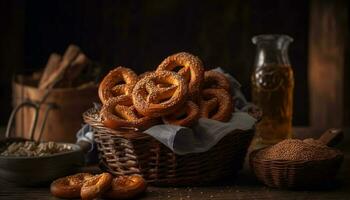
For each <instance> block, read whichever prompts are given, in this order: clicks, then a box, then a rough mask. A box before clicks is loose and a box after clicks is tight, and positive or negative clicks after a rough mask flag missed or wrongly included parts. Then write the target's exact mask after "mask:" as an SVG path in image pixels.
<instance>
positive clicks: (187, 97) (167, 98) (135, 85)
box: [98, 52, 234, 130]
mask: <svg viewBox="0 0 350 200" xmlns="http://www.w3.org/2000/svg"><path fill="white" fill-rule="evenodd" d="M98 93H99V97H100V100H101V102H102V104H103V106H102V109H101V111H100V116H101V121H102V123H103V124H104V125H105V126H106V127H109V128H112V129H121V128H132V129H136V130H145V129H147V128H149V127H151V126H153V125H155V124H159V123H165V124H174V125H179V126H187V127H189V126H192V125H193V124H194V123H196V122H197V121H198V119H199V118H201V117H204V118H209V119H213V120H217V121H222V122H227V121H229V120H230V119H231V116H232V113H233V111H234V106H233V99H232V94H231V88H230V82H229V80H228V79H227V77H226V76H225V75H224V74H223V73H220V72H217V71H213V70H209V71H205V70H204V67H203V64H202V61H201V60H200V59H199V58H198V57H196V56H194V55H192V54H190V53H186V52H180V53H177V54H174V55H171V56H169V57H167V58H166V59H165V60H163V61H162V62H161V64H160V65H159V66H158V67H157V69H156V70H155V71H152V72H145V73H143V74H141V75H139V76H138V75H137V74H136V73H135V72H133V71H132V70H131V69H129V68H125V67H117V68H115V69H113V70H112V71H110V72H109V73H108V74H107V75H106V76H105V77H104V79H103V80H102V82H101V83H100V85H99V91H98Z"/></svg>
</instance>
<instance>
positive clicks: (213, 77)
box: [203, 70, 231, 93]
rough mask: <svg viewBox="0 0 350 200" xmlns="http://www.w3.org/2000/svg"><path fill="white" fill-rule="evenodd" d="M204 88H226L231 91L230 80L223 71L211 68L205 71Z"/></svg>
mask: <svg viewBox="0 0 350 200" xmlns="http://www.w3.org/2000/svg"><path fill="white" fill-rule="evenodd" d="M203 88H205V89H208V88H213V89H224V90H226V91H227V92H229V93H231V85H230V81H229V80H228V79H227V77H226V76H225V75H224V74H223V73H221V72H217V71H214V70H209V71H206V72H205V73H204V86H203Z"/></svg>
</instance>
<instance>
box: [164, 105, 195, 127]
mask: <svg viewBox="0 0 350 200" xmlns="http://www.w3.org/2000/svg"><path fill="white" fill-rule="evenodd" d="M199 114H200V113H199V107H198V106H197V105H196V104H195V103H193V102H192V101H187V102H186V104H185V106H184V107H183V108H182V109H180V110H178V111H175V112H174V113H172V114H170V115H167V116H164V117H162V120H163V122H164V123H165V124H174V125H178V126H192V125H193V124H194V123H196V122H197V120H198V119H199Z"/></svg>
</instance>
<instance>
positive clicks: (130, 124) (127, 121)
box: [100, 96, 158, 130]
mask: <svg viewBox="0 0 350 200" xmlns="http://www.w3.org/2000/svg"><path fill="white" fill-rule="evenodd" d="M100 114H101V120H102V123H103V124H104V125H105V126H106V127H109V128H112V129H119V128H135V129H137V130H145V129H147V128H149V127H151V126H153V125H155V124H156V123H157V122H158V119H155V118H151V117H146V116H140V114H139V113H138V112H137V110H136V109H135V107H134V106H133V104H132V99H131V97H130V96H123V97H114V98H111V99H109V100H108V101H107V103H106V104H105V105H103V107H102V109H101V112H100Z"/></svg>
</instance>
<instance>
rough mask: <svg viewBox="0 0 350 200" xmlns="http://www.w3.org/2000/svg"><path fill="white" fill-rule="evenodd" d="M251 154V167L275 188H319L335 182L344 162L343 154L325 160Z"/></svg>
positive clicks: (257, 175)
mask: <svg viewBox="0 0 350 200" xmlns="http://www.w3.org/2000/svg"><path fill="white" fill-rule="evenodd" d="M258 151H259V150H255V151H253V152H252V153H251V154H250V156H249V163H250V167H251V169H252V170H253V172H254V174H255V175H256V177H257V178H258V179H259V180H260V181H261V182H263V183H264V184H265V185H267V186H270V187H274V188H294V189H318V188H320V187H324V186H327V184H330V183H333V182H334V180H335V177H336V175H337V172H338V171H339V168H340V166H341V164H342V162H343V158H344V156H343V154H342V153H339V155H337V156H335V157H334V158H331V159H325V160H309V161H306V160H305V161H292V160H290V161H286V160H264V159H260V158H257V156H256V154H257V152H258Z"/></svg>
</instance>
